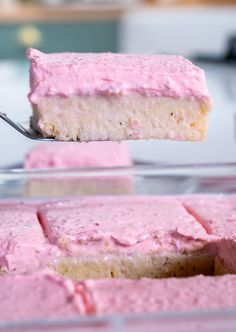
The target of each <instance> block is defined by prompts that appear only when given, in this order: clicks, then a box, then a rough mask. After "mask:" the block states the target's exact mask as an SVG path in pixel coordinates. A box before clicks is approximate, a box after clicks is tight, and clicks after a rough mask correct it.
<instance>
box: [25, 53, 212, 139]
mask: <svg viewBox="0 0 236 332" xmlns="http://www.w3.org/2000/svg"><path fill="white" fill-rule="evenodd" d="M27 56H28V58H29V60H30V93H29V100H30V102H31V104H32V107H33V116H32V127H33V128H34V129H36V130H37V131H39V132H40V133H41V134H42V135H43V136H44V137H55V138H56V139H57V140H62V141H68V140H73V141H77V140H79V141H97V140H118V141H120V140H127V139H132V140H135V139H171V140H189V141H201V140H204V139H205V137H206V134H207V117H208V113H209V111H210V108H211V99H210V97H209V94H208V90H207V85H206V81H205V74H204V72H203V70H201V69H200V68H198V67H196V66H195V65H193V64H192V63H191V62H190V61H188V60H186V59H184V58H183V57H182V56H174V55H128V54H112V53H98V54H95V53H89V54H86V53H57V54H45V53H42V52H40V51H38V50H35V49H28V51H27Z"/></svg>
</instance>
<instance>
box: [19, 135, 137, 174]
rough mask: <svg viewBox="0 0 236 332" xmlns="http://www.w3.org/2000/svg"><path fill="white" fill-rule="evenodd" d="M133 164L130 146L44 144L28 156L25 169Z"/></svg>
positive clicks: (114, 143) (109, 143) (92, 143)
mask: <svg viewBox="0 0 236 332" xmlns="http://www.w3.org/2000/svg"><path fill="white" fill-rule="evenodd" d="M131 164H132V161H131V156H130V153H129V150H128V146H127V145H126V144H125V143H118V142H90V143H69V142H67V143H56V144H52V143H43V144H40V145H37V146H36V147H34V148H33V149H32V150H31V151H30V152H29V153H28V154H27V156H26V159H25V164H24V165H25V168H26V169H31V168H52V167H55V168H65V167H113V166H130V165H131Z"/></svg>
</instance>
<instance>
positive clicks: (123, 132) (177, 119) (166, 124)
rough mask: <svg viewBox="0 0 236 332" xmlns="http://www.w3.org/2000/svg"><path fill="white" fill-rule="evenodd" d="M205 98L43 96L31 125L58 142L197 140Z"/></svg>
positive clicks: (204, 128)
mask: <svg viewBox="0 0 236 332" xmlns="http://www.w3.org/2000/svg"><path fill="white" fill-rule="evenodd" d="M210 107H211V105H210V101H209V100H203V101H200V100H195V99H186V98H182V99H181V98H180V99H176V98H170V97H145V96H142V95H138V94H131V95H127V96H112V95H109V96H77V97H76V96H75V97H71V98H64V97H43V98H41V99H40V101H39V102H38V103H37V105H33V116H32V118H31V125H32V127H33V128H34V129H35V130H37V131H39V132H40V133H41V134H42V135H43V136H44V137H55V138H56V139H58V140H62V141H70V140H72V141H77V140H79V141H99V140H112V141H120V140H128V139H132V140H135V139H170V140H189V141H202V140H204V139H205V137H206V133H207V115H208V112H209V110H210Z"/></svg>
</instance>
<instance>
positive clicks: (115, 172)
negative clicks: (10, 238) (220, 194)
mask: <svg viewBox="0 0 236 332" xmlns="http://www.w3.org/2000/svg"><path fill="white" fill-rule="evenodd" d="M209 174H210V175H211V176H214V175H215V176H218V175H222V176H223V175H224V176H225V175H227V176H235V175H236V162H224V163H193V164H189V163H188V164H172V163H158V162H147V163H143V164H138V165H135V164H134V165H133V166H123V167H81V168H80V167H72V168H45V169H24V168H0V181H1V180H20V179H26V178H34V179H35V178H37V177H39V178H41V177H74V176H79V177H97V176H122V175H123V176H125V175H137V176H139V175H140V176H150V175H156V176H164V175H182V176H190V175H191V176H194V175H196V176H198V175H202V176H204V175H209Z"/></svg>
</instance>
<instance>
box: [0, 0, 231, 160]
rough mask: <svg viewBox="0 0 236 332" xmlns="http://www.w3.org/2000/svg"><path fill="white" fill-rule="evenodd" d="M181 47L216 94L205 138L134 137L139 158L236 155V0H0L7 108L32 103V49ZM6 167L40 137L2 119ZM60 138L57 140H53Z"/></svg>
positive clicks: (1, 85)
mask: <svg viewBox="0 0 236 332" xmlns="http://www.w3.org/2000/svg"><path fill="white" fill-rule="evenodd" d="M30 46H32V47H36V48H39V49H40V50H42V51H45V52H61V51H78V52H107V51H111V52H125V53H149V54H152V53H162V54H182V55H184V56H186V57H188V58H190V59H191V60H192V61H193V62H194V63H196V64H198V65H200V66H201V67H203V68H204V69H205V71H206V76H207V81H208V85H209V90H210V93H211V95H212V97H213V100H214V106H213V111H212V113H211V115H210V119H209V135H208V139H207V141H206V142H204V143H185V142H168V141H165V142H164V141H163V142H159V141H134V142H129V145H130V148H131V151H132V154H133V156H134V158H135V159H137V160H143V161H145V160H146V161H149V160H150V161H152V160H155V161H159V162H171V163H190V162H191V163H192V162H194V163H198V162H228V161H236V0H229V1H227V0H225V1H221V0H218V1H217V0H216V1H214V0H209V1H207V0H182V1H181V0H84V1H83V0H21V1H20V0H0V110H1V111H2V112H6V113H7V114H8V115H9V116H10V117H11V118H12V119H14V120H16V121H24V120H27V119H28V118H29V116H30V113H31V109H30V105H29V102H28V100H27V93H28V91H29V84H28V63H27V61H26V60H25V49H26V48H27V47H30ZM0 135H1V136H0V155H1V158H0V166H6V165H10V164H14V163H19V162H21V161H22V160H23V156H24V154H25V152H26V151H27V150H28V149H29V147H30V146H32V145H33V144H35V143H34V142H32V141H29V140H27V139H26V138H24V137H23V136H21V135H20V134H17V133H16V132H14V130H13V129H11V128H10V127H9V126H7V125H6V124H5V123H3V122H0ZM53 144H56V143H53Z"/></svg>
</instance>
